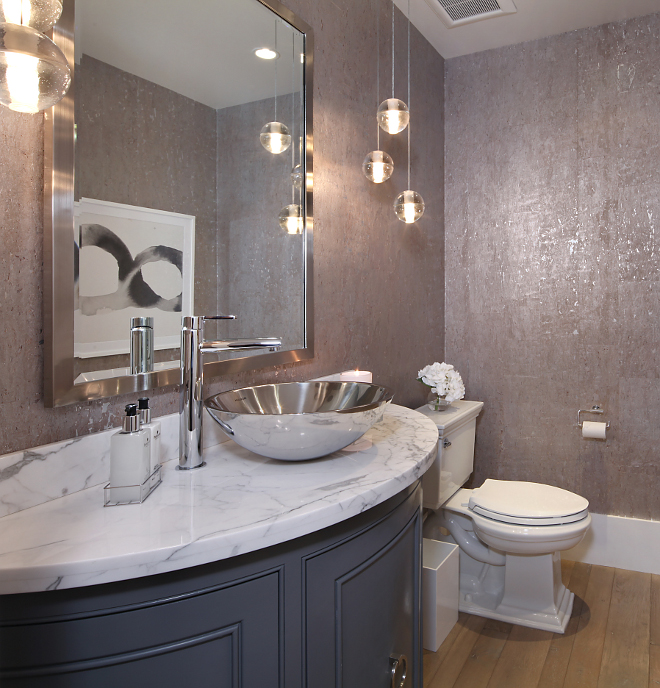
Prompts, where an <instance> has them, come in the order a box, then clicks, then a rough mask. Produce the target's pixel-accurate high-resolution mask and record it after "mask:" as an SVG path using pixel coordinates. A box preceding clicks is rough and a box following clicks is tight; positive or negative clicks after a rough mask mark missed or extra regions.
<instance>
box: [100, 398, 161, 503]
mask: <svg viewBox="0 0 660 688" xmlns="http://www.w3.org/2000/svg"><path fill="white" fill-rule="evenodd" d="M149 435H150V433H149V432H148V431H147V430H143V429H142V428H141V426H140V416H139V415H138V409H137V405H136V404H128V405H127V406H126V415H125V416H124V419H123V422H122V429H121V430H119V432H116V433H115V434H114V435H112V437H111V438H110V488H112V501H113V502H114V503H116V504H122V503H123V504H127V503H130V502H139V501H140V486H141V485H142V483H144V481H145V480H146V479H147V478H148V477H149V474H150V471H149V466H150V464H149V462H150V451H149V450H150V444H151V443H150V437H149Z"/></svg>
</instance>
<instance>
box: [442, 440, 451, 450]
mask: <svg viewBox="0 0 660 688" xmlns="http://www.w3.org/2000/svg"><path fill="white" fill-rule="evenodd" d="M442 446H443V447H444V448H445V449H447V447H451V442H450V441H449V440H444V441H443V443H442Z"/></svg>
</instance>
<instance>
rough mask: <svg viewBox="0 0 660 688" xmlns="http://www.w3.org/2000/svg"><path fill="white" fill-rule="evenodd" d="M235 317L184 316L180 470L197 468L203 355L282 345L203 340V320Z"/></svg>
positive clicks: (201, 462)
mask: <svg viewBox="0 0 660 688" xmlns="http://www.w3.org/2000/svg"><path fill="white" fill-rule="evenodd" d="M235 319H236V316H235V315H216V316H213V317H204V316H198V315H197V316H192V317H190V316H185V317H184V318H182V321H183V326H182V328H181V392H180V395H179V465H178V469H179V470H180V471H185V470H190V469H192V468H201V467H202V466H203V465H204V463H205V462H204V460H203V458H202V418H203V413H204V396H203V387H204V360H203V354H208V353H217V352H219V351H236V350H243V351H250V350H252V349H270V350H271V351H275V350H276V349H279V348H280V347H281V346H282V342H281V341H280V340H279V339H273V338H269V339H259V338H257V339H228V340H226V341H218V342H213V341H208V342H206V341H204V321H205V320H235Z"/></svg>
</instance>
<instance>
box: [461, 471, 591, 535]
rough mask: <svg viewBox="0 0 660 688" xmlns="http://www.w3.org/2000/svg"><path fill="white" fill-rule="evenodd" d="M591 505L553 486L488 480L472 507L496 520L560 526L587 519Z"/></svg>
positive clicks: (473, 497)
mask: <svg viewBox="0 0 660 688" xmlns="http://www.w3.org/2000/svg"><path fill="white" fill-rule="evenodd" d="M588 507H589V502H588V501H587V500H586V499H585V498H584V497H581V496H580V495H576V494H574V493H573V492H569V491H568V490H562V489H561V488H559V487H553V486H551V485H542V484H539V483H530V482H522V481H515V480H490V479H488V480H486V481H485V482H484V484H483V485H482V486H481V487H479V488H476V489H475V490H473V491H472V494H471V495H470V501H469V504H468V508H469V509H470V511H472V512H473V513H474V514H478V515H479V516H481V517H483V518H487V519H491V520H493V521H499V522H501V523H507V524H511V525H522V526H558V525H564V524H569V523H576V522H578V521H582V520H583V519H585V518H586V517H587V516H588V514H589V511H588Z"/></svg>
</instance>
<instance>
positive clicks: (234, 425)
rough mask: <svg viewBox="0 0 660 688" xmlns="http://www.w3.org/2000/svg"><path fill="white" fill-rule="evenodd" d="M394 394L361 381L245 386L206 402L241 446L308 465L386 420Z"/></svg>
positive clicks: (210, 411) (213, 414) (217, 419)
mask: <svg viewBox="0 0 660 688" xmlns="http://www.w3.org/2000/svg"><path fill="white" fill-rule="evenodd" d="M392 397H393V394H392V392H390V391H389V390H388V389H387V388H386V387H381V386H380V385H371V384H367V383H362V382H282V383H279V384H274V385H259V386H258V387H243V388H242V389H236V390H232V391H230V392H222V393H221V394H215V395H214V396H212V397H209V398H208V399H206V401H205V402H204V403H205V404H206V408H207V409H208V411H209V413H210V414H211V416H212V417H213V418H214V419H215V420H216V421H217V422H218V423H219V424H220V427H221V428H222V429H223V430H224V431H225V432H226V433H227V434H228V435H229V436H230V437H231V438H232V439H233V440H234V442H236V443H237V444H240V445H241V446H242V447H245V448H246V449H249V450H250V451H253V452H255V454H261V455H262V456H267V457H269V458H272V459H282V460H283V461H304V460H305V459H316V458H318V457H320V456H326V454H331V453H332V452H334V451H338V450H339V449H343V448H344V447H346V446H348V445H349V444H351V443H353V442H355V440H357V439H358V438H359V437H361V436H362V435H364V433H365V432H367V430H369V428H371V426H372V425H374V423H377V422H378V421H379V420H381V418H382V417H383V413H384V412H385V407H386V406H387V405H388V404H389V403H390V402H391V401H392Z"/></svg>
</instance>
